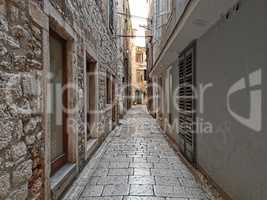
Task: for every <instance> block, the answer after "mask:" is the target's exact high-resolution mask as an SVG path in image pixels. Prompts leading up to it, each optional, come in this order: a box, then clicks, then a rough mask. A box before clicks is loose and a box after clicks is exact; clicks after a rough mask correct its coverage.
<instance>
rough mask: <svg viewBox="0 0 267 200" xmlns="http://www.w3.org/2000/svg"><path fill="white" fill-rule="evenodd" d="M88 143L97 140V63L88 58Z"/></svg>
mask: <svg viewBox="0 0 267 200" xmlns="http://www.w3.org/2000/svg"><path fill="white" fill-rule="evenodd" d="M86 57H87V59H86V88H87V89H86V96H87V102H86V104H87V111H86V115H87V127H86V130H87V141H88V140H90V139H93V138H96V135H95V126H96V61H95V60H94V59H93V58H92V57H91V56H88V55H87V56H86Z"/></svg>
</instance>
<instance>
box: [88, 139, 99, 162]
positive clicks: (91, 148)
mask: <svg viewBox="0 0 267 200" xmlns="http://www.w3.org/2000/svg"><path fill="white" fill-rule="evenodd" d="M97 147H98V139H89V140H88V141H87V143H86V159H89V158H90V157H91V156H92V155H93V153H94V152H95V150H96V149H97Z"/></svg>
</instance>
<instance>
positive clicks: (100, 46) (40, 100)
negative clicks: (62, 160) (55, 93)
mask: <svg viewBox="0 0 267 200" xmlns="http://www.w3.org/2000/svg"><path fill="white" fill-rule="evenodd" d="M33 3H34V5H35V4H36V6H37V7H38V9H40V12H42V13H41V14H42V15H44V16H46V17H47V18H49V17H50V16H49V13H47V11H46V9H48V10H49V8H45V7H46V6H47V5H49V4H50V3H51V5H52V6H53V7H54V8H55V9H56V10H57V12H58V13H59V14H60V16H61V17H62V18H63V19H64V23H66V24H68V25H69V27H71V28H72V30H71V31H72V32H74V33H75V36H76V40H75V44H74V45H75V47H76V50H75V51H73V54H74V55H73V57H74V58H75V59H76V60H75V63H76V65H75V66H73V67H75V69H74V77H73V79H74V83H77V88H78V90H77V91H78V92H76V93H75V95H74V96H73V98H74V99H75V100H73V102H77V103H78V105H79V111H78V113H76V114H75V115H74V119H75V121H76V122H77V123H78V153H77V154H78V158H77V159H78V164H79V169H80V170H81V169H82V168H83V167H84V165H85V164H86V162H87V161H86V159H85V157H86V156H85V149H86V147H85V129H84V125H85V124H84V123H85V107H84V105H85V101H84V97H85V90H84V73H85V71H84V60H85V58H84V55H85V54H84V51H85V49H86V46H89V47H90V48H91V49H93V50H94V53H95V54H96V56H97V66H98V67H97V70H98V80H97V82H98V85H97V88H98V93H97V94H98V97H97V99H98V102H97V110H98V111H99V112H100V114H99V117H98V122H97V127H98V128H97V130H98V135H100V136H101V135H106V134H107V132H109V131H110V128H106V127H109V125H108V123H109V122H110V121H111V116H112V115H111V110H110V111H106V110H105V109H106V93H105V91H106V78H105V74H106V72H107V71H108V72H109V73H111V74H113V75H114V76H115V77H117V65H116V53H117V47H116V44H115V43H114V41H113V38H112V36H111V33H110V32H109V29H108V27H107V24H106V23H105V22H104V18H103V17H102V15H101V13H100V12H99V7H98V6H97V5H96V2H95V0H84V1H81V0H50V1H48V0H0V89H1V92H0V130H1V134H0V199H20V200H21V199H44V188H45V187H46V185H45V181H44V180H45V177H44V174H45V169H46V166H48V165H50V163H45V153H47V152H46V149H45V142H49V141H45V133H46V131H45V125H44V124H45V123H46V122H45V118H44V114H45V113H44V112H45V110H44V102H45V98H46V96H45V88H46V85H44V80H43V78H45V76H44V75H45V69H44V67H43V64H44V59H43V58H44V57H43V55H44V52H43V45H44V42H45V43H49V41H44V40H43V31H44V29H43V28H42V27H41V25H39V24H36V22H35V20H33V19H32V13H30V11H29V7H30V4H33ZM50 23H51V22H50ZM46 31H47V30H46ZM116 96H117V95H116Z"/></svg>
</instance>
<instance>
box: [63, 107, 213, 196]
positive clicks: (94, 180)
mask: <svg viewBox="0 0 267 200" xmlns="http://www.w3.org/2000/svg"><path fill="white" fill-rule="evenodd" d="M65 199H81V200H202V199H205V200H206V199H212V198H211V197H210V195H208V193H206V192H204V190H202V188H201V185H199V184H198V183H197V182H196V181H195V179H194V177H193V175H192V174H191V173H190V171H189V170H188V169H187V167H186V166H185V165H184V164H183V163H182V161H181V160H180V159H179V157H178V156H177V155H176V154H175V152H174V150H173V149H172V148H171V147H170V146H169V144H168V142H167V141H166V139H165V138H164V136H163V135H162V134H161V131H160V128H159V126H158V125H157V123H156V121H155V120H154V119H153V118H151V117H150V115H149V114H148V113H147V112H146V110H145V107H142V106H136V107H134V108H132V109H131V110H130V111H129V112H128V114H127V115H126V117H125V119H124V120H122V121H121V125H120V126H119V127H117V128H116V129H115V130H114V131H113V132H112V133H111V135H110V136H109V137H108V138H107V140H106V141H105V142H104V144H103V145H101V147H100V149H99V150H98V151H97V153H96V154H95V156H94V157H93V159H92V160H91V161H90V162H89V164H88V166H87V167H86V168H85V169H84V171H83V172H82V174H81V175H80V177H79V178H78V179H77V180H76V182H75V183H74V185H73V187H72V188H71V189H70V191H69V192H68V193H67V194H66V196H65Z"/></svg>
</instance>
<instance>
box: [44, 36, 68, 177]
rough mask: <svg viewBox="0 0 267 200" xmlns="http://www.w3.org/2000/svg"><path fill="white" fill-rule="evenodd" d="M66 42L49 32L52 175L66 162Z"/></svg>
mask: <svg viewBox="0 0 267 200" xmlns="http://www.w3.org/2000/svg"><path fill="white" fill-rule="evenodd" d="M65 65H66V41H65V40H63V39H62V38H61V37H60V36H58V35H57V34H56V33H54V32H50V73H51V75H52V79H51V82H50V84H51V87H50V93H49V97H50V114H49V127H50V133H51V172H52V174H54V173H55V172H56V171H57V170H58V169H60V168H61V167H62V166H63V165H64V164H65V163H66V162H67V153H68V149H67V144H68V137H67V133H66V127H65V126H66V118H67V115H66V114H65V113H64V112H63V106H66V102H67V94H66V92H65V94H63V93H62V87H63V86H64V84H65V83H66V82H67V80H66V66H65Z"/></svg>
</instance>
